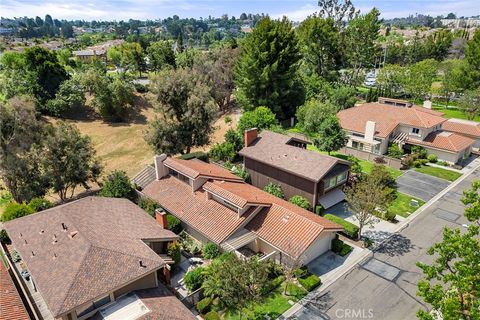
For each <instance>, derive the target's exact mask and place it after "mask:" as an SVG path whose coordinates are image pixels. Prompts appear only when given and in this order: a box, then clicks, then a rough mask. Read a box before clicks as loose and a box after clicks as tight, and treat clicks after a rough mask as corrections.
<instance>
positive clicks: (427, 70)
mask: <svg viewBox="0 0 480 320" xmlns="http://www.w3.org/2000/svg"><path fill="white" fill-rule="evenodd" d="M437 67H438V63H437V62H436V61H435V60H433V59H427V60H423V61H420V62H417V63H415V64H414V65H412V66H410V67H409V68H408V70H407V72H406V74H405V78H404V81H405V82H404V84H403V87H404V88H405V91H406V92H407V93H408V94H410V95H411V96H412V97H413V98H414V99H415V100H419V99H425V98H427V96H428V95H429V94H430V93H431V90H432V83H433V80H434V79H435V77H436V75H437Z"/></svg>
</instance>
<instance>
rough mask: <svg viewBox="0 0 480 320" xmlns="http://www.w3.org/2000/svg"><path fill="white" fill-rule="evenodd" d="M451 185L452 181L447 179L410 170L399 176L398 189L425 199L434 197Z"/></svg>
mask: <svg viewBox="0 0 480 320" xmlns="http://www.w3.org/2000/svg"><path fill="white" fill-rule="evenodd" d="M449 185H450V182H449V181H447V180H444V179H440V178H436V177H432V176H430V175H428V174H423V173H420V172H416V171H413V170H409V171H407V172H405V173H404V174H403V175H401V176H400V177H398V178H397V190H398V191H399V192H402V193H406V194H409V195H411V196H414V197H416V198H419V199H422V200H423V201H428V200H430V199H432V198H433V197H434V196H436V195H437V194H438V193H440V191H442V190H443V189H445V188H446V187H448V186H449Z"/></svg>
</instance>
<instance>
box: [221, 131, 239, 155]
mask: <svg viewBox="0 0 480 320" xmlns="http://www.w3.org/2000/svg"><path fill="white" fill-rule="evenodd" d="M243 139H244V138H243V134H242V133H241V132H240V131H237V130H233V129H228V130H227V132H225V142H228V143H231V144H232V145H233V149H234V150H235V152H238V151H240V150H241V149H242V148H243V144H244V142H243Z"/></svg>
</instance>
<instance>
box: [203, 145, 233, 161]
mask: <svg viewBox="0 0 480 320" xmlns="http://www.w3.org/2000/svg"><path fill="white" fill-rule="evenodd" d="M208 155H209V157H210V158H212V159H213V160H215V161H233V160H234V159H235V156H236V153H235V146H234V145H233V144H231V143H230V142H224V143H216V144H215V145H214V146H213V147H212V148H211V149H210V151H209V152H208Z"/></svg>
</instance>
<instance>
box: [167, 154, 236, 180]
mask: <svg viewBox="0 0 480 320" xmlns="http://www.w3.org/2000/svg"><path fill="white" fill-rule="evenodd" d="M164 164H165V165H166V166H167V167H169V168H172V169H175V170H176V171H178V172H180V173H182V174H184V175H186V176H188V177H190V178H193V179H196V178H198V177H205V178H215V179H225V180H232V181H241V180H242V179H241V178H240V177H238V176H236V175H234V174H233V173H231V172H230V171H229V170H227V169H225V168H223V167H220V166H217V165H214V164H208V163H206V162H203V161H200V160H197V159H193V160H182V159H174V158H167V159H166V160H165V161H164Z"/></svg>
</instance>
